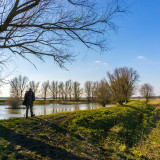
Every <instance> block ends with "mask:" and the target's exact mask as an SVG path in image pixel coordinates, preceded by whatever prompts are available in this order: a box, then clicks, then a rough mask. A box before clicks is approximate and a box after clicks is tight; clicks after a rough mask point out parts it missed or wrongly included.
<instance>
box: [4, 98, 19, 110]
mask: <svg viewBox="0 0 160 160" xmlns="http://www.w3.org/2000/svg"><path fill="white" fill-rule="evenodd" d="M7 104H8V105H9V106H10V108H11V109H18V108H19V105H20V98H19V97H10V98H8V100H7Z"/></svg>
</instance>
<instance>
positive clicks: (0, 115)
mask: <svg viewBox="0 0 160 160" xmlns="http://www.w3.org/2000/svg"><path fill="white" fill-rule="evenodd" d="M107 106H110V105H106V107H107ZM7 107H8V106H7V105H0V119H9V118H12V117H25V112H26V110H25V109H6V108H7ZM99 107H100V106H99V105H98V104H93V103H90V104H72V105H66V104H48V105H34V107H33V112H34V114H35V115H47V114H52V113H60V112H69V111H79V110H87V109H96V108H99ZM29 116H30V113H29Z"/></svg>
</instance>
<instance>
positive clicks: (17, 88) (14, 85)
mask: <svg viewBox="0 0 160 160" xmlns="http://www.w3.org/2000/svg"><path fill="white" fill-rule="evenodd" d="M28 81H29V79H28V77H26V76H22V75H19V76H17V77H15V78H13V79H12V80H11V81H10V93H11V95H13V96H17V97H20V98H22V96H23V94H24V91H25V89H26V88H27V87H28V86H27V83H28Z"/></svg>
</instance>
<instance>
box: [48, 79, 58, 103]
mask: <svg viewBox="0 0 160 160" xmlns="http://www.w3.org/2000/svg"><path fill="white" fill-rule="evenodd" d="M55 88H56V86H55V81H52V82H51V83H50V85H49V92H50V95H51V96H52V98H53V100H54V99H55Z"/></svg>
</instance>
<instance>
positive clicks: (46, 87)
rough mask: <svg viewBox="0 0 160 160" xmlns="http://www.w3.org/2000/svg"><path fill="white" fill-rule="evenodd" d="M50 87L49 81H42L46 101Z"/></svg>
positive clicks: (42, 90)
mask: <svg viewBox="0 0 160 160" xmlns="http://www.w3.org/2000/svg"><path fill="white" fill-rule="evenodd" d="M48 88H49V81H46V82H43V83H42V89H41V92H42V96H43V98H44V101H45V100H46V98H47V93H48Z"/></svg>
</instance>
